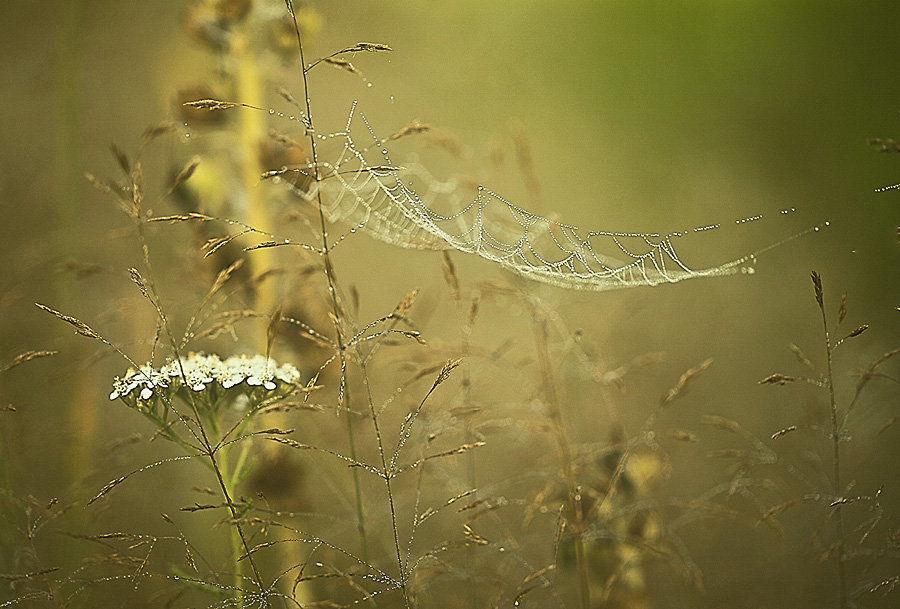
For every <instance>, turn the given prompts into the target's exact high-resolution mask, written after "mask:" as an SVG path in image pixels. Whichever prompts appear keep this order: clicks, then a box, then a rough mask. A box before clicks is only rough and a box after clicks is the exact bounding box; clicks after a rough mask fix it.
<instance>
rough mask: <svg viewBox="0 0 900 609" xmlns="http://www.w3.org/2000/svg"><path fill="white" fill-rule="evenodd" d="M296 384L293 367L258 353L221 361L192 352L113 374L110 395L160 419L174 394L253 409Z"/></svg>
mask: <svg viewBox="0 0 900 609" xmlns="http://www.w3.org/2000/svg"><path fill="white" fill-rule="evenodd" d="M299 382H300V372H299V371H298V370H297V369H296V368H295V367H294V366H292V365H290V364H278V362H276V361H275V360H273V359H268V358H266V357H264V356H262V355H254V356H252V357H247V356H246V355H238V356H233V357H229V358H228V359H226V360H225V361H222V360H221V359H220V358H219V356H218V355H206V354H203V353H191V354H190V355H188V356H187V357H185V358H181V359H179V360H170V361H169V362H167V363H166V364H164V365H163V366H161V367H160V368H159V369H155V368H153V367H152V366H150V365H146V366H142V367H141V368H139V369H137V370H135V369H131V370H129V371H128V372H126V373H125V376H123V377H116V378H115V380H114V381H113V391H112V393H110V394H109V399H110V400H116V399H121V400H122V401H123V402H125V403H126V404H127V405H128V406H130V407H131V408H134V409H136V410H138V411H140V412H143V413H145V414H148V415H153V416H155V417H157V418H160V419H162V420H165V419H166V418H167V415H168V412H169V409H170V406H171V404H172V400H173V399H174V398H175V397H176V396H177V397H180V398H181V399H182V400H183V401H185V402H186V403H188V404H191V405H192V406H194V407H196V408H198V409H200V410H204V411H207V412H215V411H217V410H218V409H219V408H220V407H221V406H222V405H223V404H232V405H237V404H241V405H243V406H245V407H249V408H257V407H259V406H260V404H262V403H263V402H266V403H271V402H273V401H276V400H278V399H280V398H283V397H285V396H287V395H289V394H290V393H291V392H293V391H294V390H295V389H296V388H297V385H298V384H299ZM160 403H161V406H160Z"/></svg>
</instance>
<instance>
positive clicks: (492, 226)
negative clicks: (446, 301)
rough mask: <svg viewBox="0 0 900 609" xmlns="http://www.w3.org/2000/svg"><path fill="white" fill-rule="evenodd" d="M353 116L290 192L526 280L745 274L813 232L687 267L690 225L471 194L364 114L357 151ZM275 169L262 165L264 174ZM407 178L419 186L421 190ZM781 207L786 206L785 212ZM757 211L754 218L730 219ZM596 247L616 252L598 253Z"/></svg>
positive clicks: (611, 286) (609, 286)
mask: <svg viewBox="0 0 900 609" xmlns="http://www.w3.org/2000/svg"><path fill="white" fill-rule="evenodd" d="M356 114H357V112H356V103H354V104H353V107H352V109H351V111H350V115H349V117H348V119H347V124H346V128H345V130H344V131H343V132H341V133H336V134H333V135H332V136H330V137H332V138H343V139H344V144H343V149H342V150H341V151H340V153H339V154H338V157H337V159H336V160H335V161H334V162H333V163H320V167H319V170H320V173H321V175H322V176H323V180H322V181H320V182H318V183H316V184H315V185H314V186H313V190H312V191H311V192H309V193H301V192H299V191H297V192H298V194H301V195H302V196H303V197H304V198H305V199H307V200H314V199H315V197H316V196H317V194H320V193H321V195H322V200H323V206H324V211H325V213H326V215H327V216H328V219H329V221H331V222H337V221H340V222H345V223H348V224H350V225H351V227H352V228H351V229H350V230H351V232H356V230H357V229H359V230H363V231H364V232H366V233H368V234H370V235H371V236H373V237H375V238H377V239H379V240H381V241H383V242H385V243H388V244H391V245H395V246H398V247H406V248H414V249H437V250H449V249H454V250H458V251H460V252H464V253H469V254H476V255H478V256H480V257H482V258H484V259H486V260H489V261H491V262H494V263H496V264H499V265H500V266H503V267H505V268H507V269H510V270H512V271H514V272H516V273H518V274H520V275H523V276H524V277H527V278H529V279H533V280H536V281H542V282H544V283H548V284H551V285H555V286H559V287H563V288H569V289H581V290H592V291H605V290H615V289H621V288H628V287H637V286H655V285H659V284H664V283H675V282H679V281H683V280H685V279H693V278H697V277H716V276H722V275H731V274H734V273H738V272H745V273H752V272H753V267H752V264H753V263H755V261H756V257H757V256H758V255H759V254H762V253H763V252H765V251H768V250H770V249H773V248H775V247H778V246H780V245H782V244H784V243H785V242H787V241H790V240H792V239H795V238H797V237H799V236H801V235H804V234H806V233H808V232H814V231H818V230H819V229H820V227H819V226H815V227H812V228H809V229H807V230H804V231H801V232H800V233H797V234H795V235H793V236H791V237H788V238H787V239H784V240H782V241H780V242H778V243H775V244H772V245H770V246H768V247H766V248H764V249H762V250H758V251H756V252H753V253H752V254H748V255H746V256H742V257H740V258H737V259H734V260H731V261H729V262H726V263H724V264H720V265H718V266H712V267H707V268H703V269H699V270H698V269H692V268H690V267H689V266H688V265H687V264H685V263H684V262H682V260H681V259H680V257H679V255H678V253H677V252H676V249H675V245H674V243H673V239H675V238H677V237H682V236H686V235H688V234H689V232H690V231H685V232H673V233H669V234H667V235H660V234H658V233H639V232H633V233H632V232H611V231H586V232H585V231H583V230H582V229H579V228H578V227H576V226H572V225H568V224H563V223H561V222H558V221H556V220H552V219H548V218H544V217H542V216H539V215H536V214H533V213H531V212H529V211H527V210H525V209H522V208H521V207H518V206H517V205H515V204H514V203H512V202H510V201H508V200H506V199H504V198H503V197H502V196H500V195H498V194H497V193H495V192H493V191H491V190H489V189H487V188H485V187H483V186H478V187H477V190H476V193H475V195H474V198H469V197H467V196H466V195H465V194H464V193H465V191H466V188H465V187H464V186H463V185H462V184H460V183H459V182H457V181H453V180H449V181H444V182H442V181H439V180H437V179H436V178H435V177H434V176H432V175H431V174H430V173H429V172H428V170H427V169H425V167H423V166H422V165H420V164H418V163H410V164H407V166H405V167H398V166H394V165H392V164H391V161H390V158H389V156H388V151H387V149H386V148H385V147H384V146H385V143H386V140H380V139H379V138H377V137H376V136H375V134H374V131H373V130H372V128H371V127H370V126H369V123H368V121H367V120H366V118H365V116H364V115H362V114H361V113H360V114H359V116H360V117H361V120H362V121H363V123H364V124H365V127H366V129H367V130H368V132H369V135H370V136H371V137H372V139H373V141H374V144H373V145H370V146H367V147H364V148H359V147H358V146H357V144H356V142H355V141H354V139H353V137H352V135H351V128H352V126H353V125H352V123H353V120H354V117H355V116H356ZM372 148H376V149H378V150H380V152H381V158H380V159H379V164H371V163H370V162H369V161H368V160H367V157H366V155H367V153H369V151H370V150H371V149H372ZM382 161H383V163H382ZM347 166H351V167H353V168H352V169H347ZM282 173H283V172H282V171H273V172H267V174H266V177H277V176H278V175H280V174H282ZM414 181H415V182H418V184H420V185H421V186H420V187H419V188H418V190H417V189H416V188H415V187H414V186H413V183H414ZM420 193H422V194H420ZM791 211H792V210H791ZM786 213H789V211H788V210H785V211H782V214H786ZM761 218H762V216H753V217H751V218H748V219H745V220H738V221H736V224H743V223H746V222H751V221H757V220H759V219H761ZM825 225H826V226H827V225H828V223H827V222H826V223H825ZM716 228H719V225H718V224H712V225H709V226H704V227H701V228H697V229H694V231H693V232H706V231H709V230H713V229H716ZM603 248H606V249H608V250H611V251H613V253H614V255H612V256H610V255H607V254H604V253H601V251H602V249H603Z"/></svg>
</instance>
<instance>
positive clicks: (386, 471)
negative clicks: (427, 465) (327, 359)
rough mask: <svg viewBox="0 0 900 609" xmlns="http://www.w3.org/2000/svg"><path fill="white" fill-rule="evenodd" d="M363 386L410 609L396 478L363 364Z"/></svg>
mask: <svg viewBox="0 0 900 609" xmlns="http://www.w3.org/2000/svg"><path fill="white" fill-rule="evenodd" d="M362 374H363V384H364V385H365V386H366V394H367V396H368V401H369V413H370V415H371V417H372V426H373V427H374V429H375V438H376V440H377V441H378V455H379V456H380V457H381V473H382V475H383V476H384V484H385V489H386V491H387V496H388V504H389V506H390V508H391V528H392V529H393V532H394V549H395V550H396V552H397V567H398V568H399V569H400V588H401V590H403V602H404V604H405V606H406V609H409V607H410V604H409V593H408V591H407V587H406V583H407V582H406V568H405V567H404V564H403V557H402V553H401V550H400V532H399V530H398V529H397V509H396V507H395V506H394V492H393V490H392V488H391V480H392V479H393V476H394V471H393V468H389V467H388V462H387V455H386V454H385V450H384V441H383V440H382V437H381V428H380V427H379V426H378V414H377V413H376V412H375V403H374V401H373V400H372V389H371V387H370V385H369V375H368V372H367V368H366V366H365V363H363V364H362Z"/></svg>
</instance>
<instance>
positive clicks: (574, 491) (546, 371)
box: [532, 302, 591, 609]
mask: <svg viewBox="0 0 900 609" xmlns="http://www.w3.org/2000/svg"><path fill="white" fill-rule="evenodd" d="M532 310H533V311H534V316H535V319H534V332H535V342H536V344H537V352H538V359H539V361H540V367H541V381H542V384H543V387H544V394H545V397H546V399H547V407H548V415H549V417H550V421H551V423H553V428H554V432H555V436H556V443H557V448H558V449H559V457H560V461H561V465H562V470H563V477H564V479H565V483H566V490H567V495H568V501H569V507H570V508H571V510H572V514H573V520H574V522H573V525H574V526H573V527H572V534H573V541H574V543H575V564H576V568H577V570H578V588H579V592H580V596H581V606H582V608H583V609H589V608H590V606H591V588H590V574H589V573H588V565H587V559H586V557H585V553H584V514H583V511H582V506H581V490H580V488H579V486H578V481H577V478H576V476H575V463H574V461H573V459H572V450H571V448H570V445H569V438H568V434H567V433H566V428H565V422H564V421H563V416H562V408H561V407H560V402H559V394H558V392H557V390H556V383H555V381H554V376H553V366H552V364H551V362H550V357H549V351H550V344H549V343H550V341H549V332H550V329H549V326H548V322H547V316H546V315H545V314H544V312H543V311H542V310H541V309H540V306H539V304H538V303H537V302H532Z"/></svg>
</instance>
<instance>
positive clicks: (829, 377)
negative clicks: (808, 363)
mask: <svg viewBox="0 0 900 609" xmlns="http://www.w3.org/2000/svg"><path fill="white" fill-rule="evenodd" d="M812 281H813V286H814V288H815V292H816V302H817V303H818V305H819V311H820V312H821V313H822V327H823V329H824V331H825V362H826V369H825V374H826V382H827V385H828V396H829V399H830V402H831V443H832V449H833V458H832V463H833V464H834V492H835V495H837V496H838V497H837V498H838V499H840V495H841V494H842V493H843V491H842V486H841V433H840V432H841V430H840V427H839V425H838V413H837V399H836V398H835V395H834V374H833V372H832V360H833V355H834V347H833V346H832V344H831V333H830V332H829V330H828V315H827V314H826V313H825V304H824V296H823V290H822V279H821V277H820V276H819V274H818V273H816V272H815V271H813V272H812ZM842 506H843V503H842V502H841V501H837V502H836V504H835V506H834V510H835V513H834V517H835V521H836V526H837V536H838V539H837V561H838V582H839V585H840V595H841V605H840V606H841V609H847V607H849V606H850V605H849V598H848V594H847V568H846V564H845V562H844V559H845V556H844V513H843V510H842Z"/></svg>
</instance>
